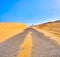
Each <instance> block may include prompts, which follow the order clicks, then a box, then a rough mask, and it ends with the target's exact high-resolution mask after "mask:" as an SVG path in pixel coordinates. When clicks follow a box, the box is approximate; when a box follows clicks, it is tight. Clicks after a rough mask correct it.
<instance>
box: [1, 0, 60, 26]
mask: <svg viewBox="0 0 60 57" xmlns="http://www.w3.org/2000/svg"><path fill="white" fill-rule="evenodd" d="M55 20H60V0H0V22H19V23H25V24H28V25H32V24H40V23H45V22H50V21H55Z"/></svg>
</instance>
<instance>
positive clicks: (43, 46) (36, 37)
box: [0, 28, 60, 57]
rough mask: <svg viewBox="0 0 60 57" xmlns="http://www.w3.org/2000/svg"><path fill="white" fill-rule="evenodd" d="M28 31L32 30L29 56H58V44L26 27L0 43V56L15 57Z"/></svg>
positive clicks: (59, 55)
mask: <svg viewBox="0 0 60 57" xmlns="http://www.w3.org/2000/svg"><path fill="white" fill-rule="evenodd" d="M28 32H32V34H31V35H32V50H31V57H60V46H59V45H58V44H57V42H56V41H54V40H52V39H50V38H49V37H48V36H45V35H44V34H43V33H41V32H38V31H36V30H35V29H33V28H27V29H25V31H24V32H22V33H20V34H17V35H15V36H13V37H12V38H10V39H8V40H6V41H4V42H2V43H0V57H16V56H17V53H18V51H19V47H20V45H21V44H22V42H23V41H24V38H25V37H26V35H27V34H28Z"/></svg>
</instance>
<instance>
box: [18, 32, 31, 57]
mask: <svg viewBox="0 0 60 57" xmlns="http://www.w3.org/2000/svg"><path fill="white" fill-rule="evenodd" d="M31 50H32V37H31V32H29V33H28V34H27V36H26V37H25V39H24V42H23V43H22V45H21V46H20V51H19V52H18V54H17V57H31Z"/></svg>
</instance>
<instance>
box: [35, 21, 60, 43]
mask: <svg viewBox="0 0 60 57" xmlns="http://www.w3.org/2000/svg"><path fill="white" fill-rule="evenodd" d="M34 28H35V29H37V30H38V31H41V32H43V33H45V34H46V35H48V36H50V37H53V38H52V39H54V40H56V41H57V42H58V44H60V21H55V22H48V23H44V24H40V25H36V26H34Z"/></svg>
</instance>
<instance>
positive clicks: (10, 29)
mask: <svg viewBox="0 0 60 57" xmlns="http://www.w3.org/2000/svg"><path fill="white" fill-rule="evenodd" d="M27 27H28V26H27V25H25V24H22V23H10V22H7V23H6V22H5V23H4V22H3V23H2V22H0V42H3V41H5V40H7V39H9V38H10V37H12V36H14V35H15V34H18V33H21V32H22V31H24V29H26V28H27Z"/></svg>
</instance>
